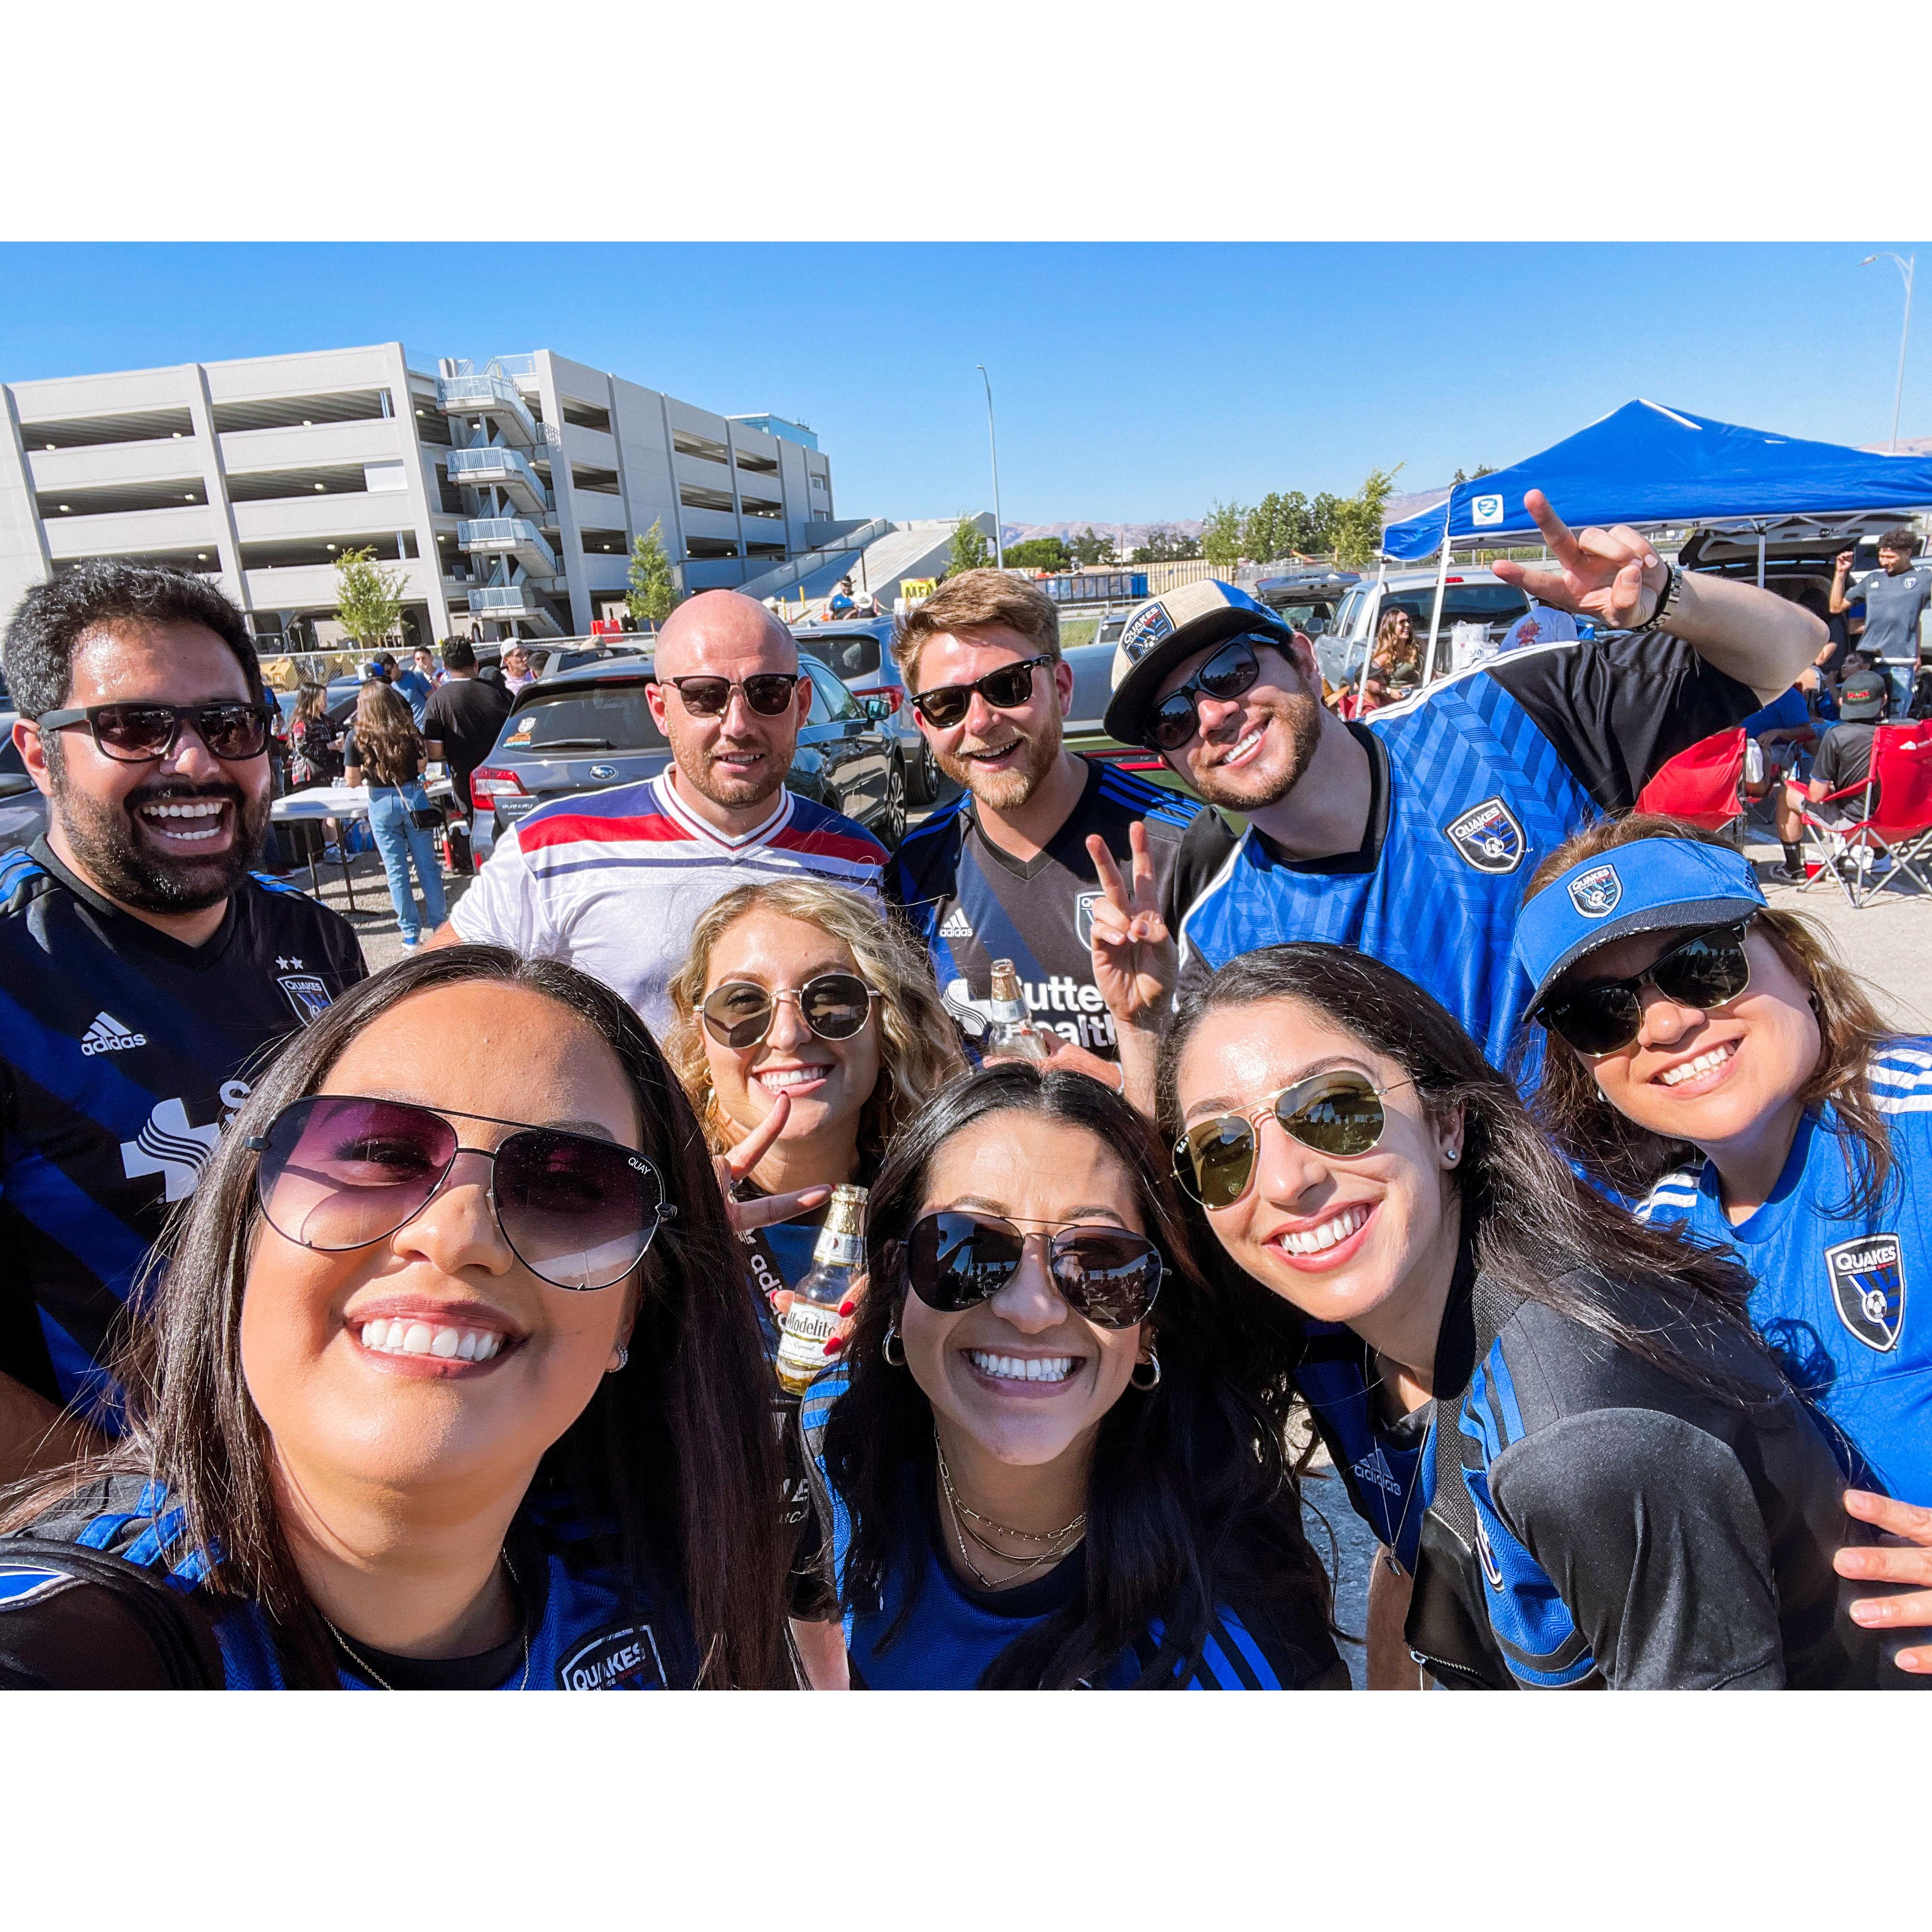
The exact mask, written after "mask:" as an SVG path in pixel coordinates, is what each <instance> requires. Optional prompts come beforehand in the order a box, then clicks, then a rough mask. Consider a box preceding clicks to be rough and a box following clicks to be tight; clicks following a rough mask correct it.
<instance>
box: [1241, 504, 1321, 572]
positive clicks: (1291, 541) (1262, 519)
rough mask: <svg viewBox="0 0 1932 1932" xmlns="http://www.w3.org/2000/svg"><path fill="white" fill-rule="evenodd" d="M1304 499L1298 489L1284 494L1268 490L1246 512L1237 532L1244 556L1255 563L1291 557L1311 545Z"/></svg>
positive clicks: (1306, 505)
mask: <svg viewBox="0 0 1932 1932" xmlns="http://www.w3.org/2000/svg"><path fill="white" fill-rule="evenodd" d="M1309 536H1310V522H1309V515H1308V499H1307V497H1306V496H1304V495H1303V494H1302V493H1301V491H1300V490H1289V492H1288V493H1287V494H1286V496H1282V495H1279V494H1277V493H1276V492H1274V491H1273V490H1271V491H1270V492H1269V493H1268V495H1267V496H1264V497H1263V498H1262V499H1261V501H1260V502H1259V503H1257V504H1256V505H1255V507H1254V508H1253V510H1252V511H1250V513H1249V515H1248V520H1247V523H1246V524H1245V525H1244V527H1243V529H1242V531H1241V550H1242V553H1243V554H1244V555H1245V556H1250V557H1253V559H1255V561H1256V562H1257V563H1266V562H1270V561H1271V560H1272V559H1274V558H1276V557H1292V556H1298V555H1300V554H1301V553H1303V552H1304V551H1305V550H1309V549H1310V548H1311V547H1312V545H1311V544H1310V541H1309Z"/></svg>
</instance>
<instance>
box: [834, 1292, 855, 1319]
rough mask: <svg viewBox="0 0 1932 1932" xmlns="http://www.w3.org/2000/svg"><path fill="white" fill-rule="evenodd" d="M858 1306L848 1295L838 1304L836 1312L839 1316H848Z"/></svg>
mask: <svg viewBox="0 0 1932 1932" xmlns="http://www.w3.org/2000/svg"><path fill="white" fill-rule="evenodd" d="M858 1305H859V1304H857V1303H856V1301H853V1299H852V1298H851V1297H850V1295H847V1297H846V1298H845V1299H844V1301H841V1303H840V1304H838V1312H839V1313H840V1314H841V1315H850V1313H851V1312H852V1311H853V1309H855V1308H856V1307H858Z"/></svg>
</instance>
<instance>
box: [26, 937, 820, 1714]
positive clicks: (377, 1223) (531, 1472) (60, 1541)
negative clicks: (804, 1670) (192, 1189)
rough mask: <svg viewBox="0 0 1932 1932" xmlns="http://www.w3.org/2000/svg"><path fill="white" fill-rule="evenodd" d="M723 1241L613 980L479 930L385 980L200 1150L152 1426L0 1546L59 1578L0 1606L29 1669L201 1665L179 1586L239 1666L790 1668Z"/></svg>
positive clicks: (759, 1451)
mask: <svg viewBox="0 0 1932 1932" xmlns="http://www.w3.org/2000/svg"><path fill="white" fill-rule="evenodd" d="M732 1247H733V1244H732V1242H731V1240H730V1235H729V1233H728V1232H727V1229H726V1226H725V1222H724V1212H723V1208H722V1206H721V1203H720V1202H719V1199H718V1190H717V1187H716V1184H715V1181H714V1180H713V1178H712V1174H711V1171H710V1166H709V1162H708V1160H706V1157H705V1154H704V1151H703V1142H702V1140H701V1139H700V1136H699V1135H698V1133H697V1125H696V1123H695V1122H694V1121H693V1120H692V1118H691V1110H690V1109H689V1107H688V1105H687V1104H686V1103H685V1099H684V1096H683V1094H682V1092H681V1091H680V1090H679V1087H678V1085H677V1083H676V1081H675V1080H674V1079H673V1078H672V1077H671V1075H670V1070H669V1069H668V1068H667V1067H666V1066H665V1064H664V1061H663V1059H662V1058H661V1055H659V1053H658V1050H657V1048H656V1046H655V1045H654V1044H653V1043H652V1040H651V1039H650V1037H649V1034H648V1033H647V1032H646V1031H645V1029H644V1028H643V1025H642V1024H641V1023H640V1022H639V1021H638V1020H637V1018H636V1016H634V1014H633V1013H631V1010H630V1009H629V1008H628V1007H627V1006H625V1004H624V1003H623V1002H622V1001H620V1000H619V999H618V998H616V995H614V994H612V993H611V992H609V991H608V990H607V989H605V988H604V987H603V986H601V985H599V984H598V983H597V982H596V981H595V980H592V979H590V978H589V977H587V976H586V975H585V974H582V973H580V972H578V971H576V970H575V969H574V968H571V967H569V966H567V965H562V964H560V963H557V962H544V961H519V960H518V959H516V958H515V957H514V956H513V955H511V954H510V953H506V952H504V951H502V950H500V949H499V948H496V947H483V946H462V947H452V948H449V949H448V950H442V951H438V952H435V953H430V954H428V955H427V956H425V957H423V958H422V959H416V960H412V961H410V962H406V963H404V965H401V966H398V967H396V968H393V969H392V970H391V971H389V972H387V973H386V974H382V975H380V977H377V978H376V979H374V980H368V981H367V982H365V983H364V984H363V985H362V986H359V987H357V988H356V989H354V990H353V992H350V993H349V994H347V995H344V997H343V998H341V999H339V1000H338V1001H337V1002H336V1003H335V1005H334V1006H332V1007H330V1008H329V1010H327V1011H326V1013H323V1015H322V1016H321V1017H320V1019H317V1021H316V1022H314V1024H313V1025H311V1026H310V1027H308V1028H307V1029H306V1030H305V1031H302V1032H301V1033H299V1034H297V1035H296V1037H295V1038H294V1040H293V1042H292V1043H290V1046H288V1048H287V1049H286V1050H285V1051H284V1053H283V1054H282V1055H281V1058H279V1059H278V1060H277V1061H275V1063H274V1064H273V1065H272V1066H271V1067H269V1069H268V1070H267V1071H266V1073H264V1074H263V1076H262V1078H261V1079H260V1081H259V1082H257V1085H256V1086H255V1088H254V1092H253V1093H252V1094H251V1095H250V1097H249V1098H248V1100H247V1102H246V1103H245V1104H244V1106H242V1109H241V1111H240V1112H239V1115H237V1116H236V1118H235V1119H234V1120H233V1122H232V1123H231V1124H229V1127H227V1129H226V1131H225V1132H224V1133H223V1135H222V1137H221V1139H220V1142H218V1144H217V1145H216V1147H215V1148H214V1151H213V1152H212V1154H211V1157H209V1159H208V1164H207V1166H206V1168H205V1171H204V1172H203V1174H202V1179H201V1182H200V1185H199V1188H198V1189H197V1190H196V1193H195V1196H194V1199H193V1205H192V1207H191V1208H190V1210H189V1211H188V1214H187V1218H186V1220H185V1222H184V1223H183V1224H182V1226H181V1230H180V1234H179V1238H178V1241H176V1242H175V1244H174V1245H173V1250H172V1255H171V1256H170V1258H169V1261H168V1263H167V1269H166V1281H165V1284H164V1285H163V1286H160V1287H159V1289H157V1291H156V1292H154V1294H153V1298H152V1304H151V1308H150V1309H149V1310H148V1319H146V1321H145V1322H144V1323H143V1324H142V1328H141V1340H140V1343H139V1345H138V1346H139V1354H138V1355H137V1356H136V1358H135V1359H134V1360H133V1361H132V1362H131V1363H130V1364H129V1365H128V1367H127V1372H126V1376H125V1380H126V1383H127V1398H128V1409H129V1419H130V1430H129V1433H128V1435H127V1437H126V1439H124V1441H123V1442H121V1443H120V1444H119V1445H117V1446H116V1447H115V1448H114V1449H113V1450H112V1451H110V1452H107V1454H104V1455H102V1456H101V1457H98V1458H96V1459H95V1460H92V1461H89V1462H87V1463H82V1464H78V1465H76V1466H73V1467H71V1468H69V1469H67V1470H65V1471H64V1472H60V1473H58V1475H55V1476H52V1477H49V1478H42V1479H40V1480H39V1481H37V1483H36V1484H34V1485H33V1486H32V1487H31V1488H28V1489H24V1490H17V1491H16V1492H15V1493H13V1496H11V1497H10V1499H8V1505H7V1509H6V1511H5V1517H4V1519H0V1521H4V1527H5V1532H7V1535H10V1536H11V1537H13V1538H22V1537H23V1535H24V1536H25V1537H26V1538H30V1539H31V1540H30V1541H13V1542H11V1543H7V1542H0V1555H4V1556H5V1557H6V1558H7V1559H10V1567H12V1568H17V1567H18V1565H19V1564H20V1563H21V1562H27V1561H28V1558H27V1557H26V1556H23V1552H31V1553H32V1556H31V1562H32V1563H33V1564H34V1565H38V1566H40V1568H42V1569H43V1571H46V1573H47V1574H49V1576H51V1577H52V1578H54V1579H55V1584H56V1585H57V1586H58V1585H59V1583H60V1582H61V1580H62V1579H64V1578H65V1579H66V1580H68V1581H67V1583H66V1585H65V1587H52V1588H49V1589H46V1590H45V1591H43V1592H40V1595H38V1596H36V1597H31V1601H27V1602H26V1603H25V1604H23V1603H21V1602H20V1601H18V1600H17V1598H9V1599H8V1600H7V1601H6V1603H5V1605H4V1606H0V1683H8V1682H11V1683H44V1684H51V1685H55V1686H78V1685H89V1684H123V1685H126V1684H133V1685H140V1684H145V1683H153V1684H157V1685H159V1684H163V1683H166V1682H182V1681H190V1682H192V1681H196V1673H195V1672H193V1670H188V1671H187V1672H185V1673H181V1672H178V1671H177V1672H175V1673H173V1674H172V1675H170V1673H169V1672H168V1671H166V1670H163V1669H162V1668H161V1667H160V1665H159V1664H157V1661H156V1659H157V1650H156V1648H155V1646H156V1643H157V1637H156V1630H157V1625H156V1622H155V1619H156V1616H157V1615H159V1614H160V1613H157V1612H155V1610H154V1603H155V1601H157V1600H158V1601H160V1602H161V1603H163V1604H164V1605H167V1604H172V1605H175V1606H178V1607H175V1608H172V1610H170V1611H169V1615H170V1616H172V1619H173V1627H174V1628H175V1630H176V1633H177V1639H178V1640H177V1642H176V1644H175V1648H176V1649H177V1650H178V1651H180V1652H182V1653H183V1654H184V1655H199V1657H200V1658H201V1660H202V1670H201V1672H200V1673H199V1676H200V1677H202V1678H203V1679H206V1680H208V1681H211V1682H213V1683H214V1684H215V1685H223V1686H226V1687H227V1688H238V1689H239V1688H269V1689H274V1688H337V1687H338V1686H340V1687H341V1688H384V1689H389V1688H478V1689H481V1688H502V1689H506V1690H533V1691H534V1690H548V1689H556V1688H649V1687H653V1686H655V1685H659V1684H664V1685H693V1684H695V1685H700V1686H703V1687H707V1688H724V1687H729V1686H733V1685H769V1684H772V1683H774V1682H778V1681H780V1680H781V1679H784V1677H785V1676H786V1673H785V1671H784V1663H783V1658H784V1637H783V1622H782V1619H783V1606H784V1577H785V1574H786V1568H787V1555H788V1551H787V1549H786V1547H784V1542H783V1541H782V1540H781V1535H780V1529H779V1523H778V1512H777V1511H776V1510H775V1508H774V1507H773V1504H774V1499H775V1496H776V1495H777V1493H778V1482H779V1469H780V1465H779V1462H778V1453H777V1445H775V1443H774V1442H773V1441H772V1437H771V1434H770V1432H769V1428H768V1427H766V1406H765V1398H766V1371H765V1368H764V1364H763V1358H762V1355H761V1353H760V1349H759V1346H758V1340H757V1327H756V1324H755V1323H754V1321H753V1319H752V1316H751V1309H750V1307H749V1306H748V1303H747V1301H746V1299H745V1293H744V1290H743V1287H742V1280H741V1277H740V1276H739V1271H738V1270H737V1268H736V1265H735V1262H734V1258H733V1253H732ZM65 1553H71V1556H69V1555H67V1554H65ZM163 1584H169V1585H172V1586H173V1587H172V1591H170V1590H169V1589H164V1588H161V1587H160V1586H162V1585H163ZM144 1593H145V1594H144ZM30 1595H31V1593H30ZM166 1621H167V1619H166V1617H163V1618H162V1622H163V1623H165V1622H166ZM183 1627H185V1634H181V1631H182V1628H183Z"/></svg>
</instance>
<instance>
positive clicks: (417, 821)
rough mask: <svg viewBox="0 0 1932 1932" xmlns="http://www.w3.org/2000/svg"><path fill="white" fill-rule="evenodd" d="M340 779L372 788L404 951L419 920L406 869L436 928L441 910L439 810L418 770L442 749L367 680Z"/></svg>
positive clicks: (382, 686) (373, 830) (411, 946)
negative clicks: (413, 873) (413, 872)
mask: <svg viewBox="0 0 1932 1932" xmlns="http://www.w3.org/2000/svg"><path fill="white" fill-rule="evenodd" d="M342 756H343V762H344V767H345V769H344V773H343V776H344V781H345V782H346V783H347V784H352V785H355V784H365V783H366V784H368V787H369V832H370V835H371V837H372V838H374V840H375V841H376V850H377V851H378V852H380V853H381V854H382V855H383V872H384V873H385V874H386V876H387V877H388V880H389V903H390V904H391V905H392V906H394V907H395V910H396V924H397V926H398V929H400V930H401V933H402V935H403V946H404V950H405V951H407V952H413V951H414V950H416V947H419V945H421V944H422V935H423V926H424V918H423V917H422V916H419V915H418V913H417V911H416V898H415V895H414V894H413V893H412V892H411V891H410V866H411V865H412V864H413V865H414V866H415V867H416V877H417V879H418V880H419V882H420V883H421V884H422V895H423V910H424V914H425V916H427V919H428V926H429V929H430V930H431V932H434V931H435V930H436V929H437V927H438V926H440V925H441V924H442V923H443V919H444V918H445V916H446V912H447V908H446V906H445V905H444V903H443V867H442V864H441V862H440V860H439V859H437V855H436V842H435V841H434V839H433V838H431V830H432V829H433V828H434V826H437V824H439V823H441V820H442V814H441V813H440V812H439V811H437V809H436V808H435V807H434V805H431V803H430V802H429V794H428V793H427V792H425V790H423V786H422V768H423V766H424V765H425V764H426V763H431V762H432V761H434V760H437V759H439V758H440V757H442V756H443V747H442V746H441V745H439V744H437V743H436V742H434V741H431V742H429V743H428V744H425V742H424V741H423V739H422V736H421V735H420V734H419V733H418V731H417V730H416V720H415V719H414V718H413V717H411V716H410V707H409V706H408V705H407V703H404V700H402V699H401V697H398V696H397V694H396V693H395V691H392V690H391V689H390V688H389V685H387V684H386V683H384V682H383V681H382V680H381V679H380V678H370V679H366V680H365V682H364V684H363V686H362V694H361V695H360V696H359V697H358V698H357V699H356V724H355V728H354V729H353V730H352V731H351V732H350V733H349V736H347V738H346V739H344V741H343V747H342Z"/></svg>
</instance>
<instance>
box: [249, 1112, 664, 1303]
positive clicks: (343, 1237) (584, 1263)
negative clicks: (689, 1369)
mask: <svg viewBox="0 0 1932 1932" xmlns="http://www.w3.org/2000/svg"><path fill="white" fill-rule="evenodd" d="M447 1111H448V1112H449V1119H447V1120H446V1119H445V1118H444V1117H443V1113H441V1112H434V1111H432V1110H431V1109H429V1108H428V1107H419V1106H416V1105H415V1104H414V1103H413V1102H410V1101H407V1100H368V1099H365V1098H363V1097H361V1096H359V1095H356V1094H311V1096H310V1097H309V1098H308V1099H307V1100H297V1101H296V1102H294V1103H293V1104H292V1105H290V1106H287V1107H284V1109H282V1111H281V1112H280V1113H279V1114H278V1115H276V1116H275V1119H274V1120H273V1121H271V1122H270V1123H269V1130H268V1131H267V1133H263V1134H252V1135H251V1136H249V1139H248V1145H249V1146H250V1147H251V1148H253V1149H254V1151H255V1152H256V1153H257V1154H259V1155H260V1157H261V1159H260V1161H259V1162H258V1163H257V1166H256V1169H255V1192H256V1194H257V1197H258V1199H260V1202H261V1204H262V1212H263V1214H264V1215H265V1216H266V1217H267V1219H268V1223H269V1226H270V1227H272V1228H273V1229H275V1232H276V1233H278V1235H281V1236H283V1237H284V1239H286V1240H288V1241H293V1242H295V1243H296V1244H298V1245H299V1246H300V1247H305V1248H312V1249H314V1250H316V1251H317V1253H323V1254H340V1253H343V1252H344V1251H345V1250H348V1249H351V1248H366V1247H369V1246H370V1245H371V1244H372V1243H374V1242H377V1241H386V1240H387V1239H388V1238H389V1236H390V1235H393V1234H394V1233H395V1232H396V1231H397V1229H399V1228H401V1227H403V1226H406V1225H407V1223H409V1222H410V1221H412V1220H414V1219H415V1218H416V1216H417V1215H419V1214H421V1213H422V1211H423V1210H424V1209H425V1208H427V1207H428V1205H429V1204H430V1202H431V1200H433V1199H434V1198H435V1196H436V1195H437V1193H438V1192H439V1191H440V1190H441V1189H442V1188H443V1186H444V1184H446V1182H447V1181H449V1175H450V1170H451V1169H452V1168H453V1167H454V1166H455V1164H456V1157H457V1156H458V1154H459V1153H467V1154H481V1156H482V1157H483V1158H484V1160H487V1161H488V1162H489V1163H490V1210H491V1211H492V1212H493V1214H495V1216H496V1226H498V1227H499V1229H502V1235H503V1238H504V1240H505V1241H507V1242H508V1244H510V1247H511V1250H513V1251H514V1253H515V1255H516V1256H517V1259H518V1260H519V1261H520V1262H522V1263H523V1265H524V1266H525V1267H526V1268H528V1269H529V1271H530V1272H531V1274H533V1275H535V1277H537V1278H538V1280H540V1281H547V1282H548V1283H550V1286H552V1287H553V1288H568V1289H597V1288H609V1287H611V1286H613V1285H614V1284H615V1283H618V1282H620V1281H622V1280H623V1279H624V1277H625V1276H626V1275H627V1274H629V1273H630V1272H631V1270H632V1269H633V1268H635V1267H636V1266H637V1263H638V1262H640V1261H641V1260H642V1259H643V1256H644V1251H645V1250H646V1249H647V1248H649V1246H650V1244H651V1241H652V1238H653V1237H654V1236H655V1235H656V1233H657V1231H658V1229H659V1228H660V1227H661V1226H662V1225H663V1224H664V1223H665V1222H667V1221H668V1220H673V1219H674V1218H675V1217H676V1214H677V1209H676V1206H675V1205H673V1203H671V1202H668V1201H667V1200H666V1199H664V1177H663V1176H662V1175H660V1174H659V1173H658V1171H657V1169H655V1167H653V1166H652V1165H651V1163H649V1161H648V1160H646V1159H645V1158H644V1157H643V1155H642V1154H637V1153H635V1152H634V1151H632V1150H631V1148H627V1147H620V1146H619V1145H618V1144H617V1143H616V1142H615V1141H601V1140H597V1139H593V1138H592V1136H589V1135H588V1134H572V1133H563V1132H562V1131H561V1130H559V1129H557V1128H554V1127H524V1126H523V1125H522V1124H520V1123H519V1122H517V1121H499V1120H497V1119H496V1118H494V1117H493V1115H488V1114H464V1113H459V1112H457V1111H456V1110H455V1109H453V1108H452V1109H449V1110H447ZM451 1120H458V1121H487V1122H488V1123H489V1124H490V1125H491V1126H493V1127H514V1128H515V1130H516V1131H515V1132H514V1133H510V1134H506V1135H505V1136H504V1137H503V1138H502V1140H500V1141H499V1142H497V1144H496V1146H494V1147H493V1148H463V1147H462V1146H461V1145H460V1144H459V1142H458V1139H457V1134H456V1130H455V1128H454V1127H452V1126H451V1125H450V1124H449V1122H450V1121H451Z"/></svg>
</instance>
